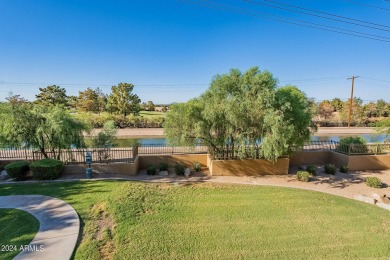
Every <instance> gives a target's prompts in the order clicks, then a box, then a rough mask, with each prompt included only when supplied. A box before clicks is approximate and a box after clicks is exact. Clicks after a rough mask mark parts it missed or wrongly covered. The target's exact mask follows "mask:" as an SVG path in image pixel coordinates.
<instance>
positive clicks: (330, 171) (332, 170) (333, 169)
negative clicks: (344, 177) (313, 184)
mask: <svg viewBox="0 0 390 260" xmlns="http://www.w3.org/2000/svg"><path fill="white" fill-rule="evenodd" d="M336 171H337V168H336V166H334V165H333V164H326V165H325V172H326V173H327V174H332V175H334V174H336Z"/></svg>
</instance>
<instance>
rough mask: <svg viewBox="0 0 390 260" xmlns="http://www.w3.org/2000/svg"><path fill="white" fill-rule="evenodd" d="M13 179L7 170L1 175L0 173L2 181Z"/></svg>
mask: <svg viewBox="0 0 390 260" xmlns="http://www.w3.org/2000/svg"><path fill="white" fill-rule="evenodd" d="M10 178H11V177H10V176H9V175H8V174H7V172H6V171H5V170H3V171H2V172H1V173H0V180H8V179H10Z"/></svg>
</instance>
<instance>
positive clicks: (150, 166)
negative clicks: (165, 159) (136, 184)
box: [146, 165, 156, 175]
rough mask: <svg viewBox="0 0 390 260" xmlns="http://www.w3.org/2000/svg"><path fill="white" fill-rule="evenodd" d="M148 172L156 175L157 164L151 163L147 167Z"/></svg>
mask: <svg viewBox="0 0 390 260" xmlns="http://www.w3.org/2000/svg"><path fill="white" fill-rule="evenodd" d="M146 174H148V175H155V174H156V166H154V165H149V167H148V168H147V169H146Z"/></svg>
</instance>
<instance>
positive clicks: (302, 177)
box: [297, 171, 312, 182]
mask: <svg viewBox="0 0 390 260" xmlns="http://www.w3.org/2000/svg"><path fill="white" fill-rule="evenodd" d="M311 176H312V175H311V174H310V173H309V172H307V171H299V172H297V180H298V181H303V182H309V181H310V177H311Z"/></svg>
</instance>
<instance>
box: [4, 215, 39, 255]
mask: <svg viewBox="0 0 390 260" xmlns="http://www.w3.org/2000/svg"><path fill="white" fill-rule="evenodd" d="M38 229H39V221H38V220H37V219H36V218H35V217H33V216H32V215H31V214H29V213H27V212H25V211H22V210H18V209H0V234H1V235H0V259H12V258H13V257H15V256H16V255H17V254H19V253H20V251H19V249H20V246H24V245H28V244H29V243H30V242H31V240H33V238H34V237H35V235H36V233H37V232H38Z"/></svg>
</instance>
